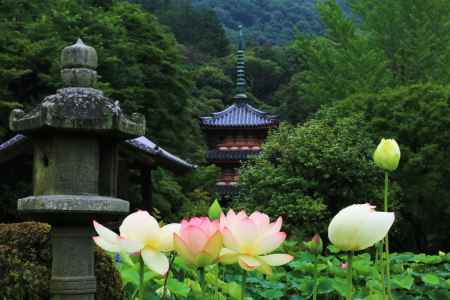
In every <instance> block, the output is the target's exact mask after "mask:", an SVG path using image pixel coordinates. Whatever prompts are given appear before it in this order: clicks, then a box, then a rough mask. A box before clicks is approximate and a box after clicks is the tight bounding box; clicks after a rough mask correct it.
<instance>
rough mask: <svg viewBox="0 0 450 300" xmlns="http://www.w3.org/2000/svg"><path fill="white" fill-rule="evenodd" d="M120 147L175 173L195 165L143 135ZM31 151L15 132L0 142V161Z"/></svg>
mask: <svg viewBox="0 0 450 300" xmlns="http://www.w3.org/2000/svg"><path fill="white" fill-rule="evenodd" d="M120 147H121V148H122V149H129V150H131V152H130V151H128V152H127V156H128V157H130V158H133V157H138V153H140V154H143V156H144V158H148V159H146V160H141V162H142V163H143V164H145V163H144V162H147V161H151V162H152V163H153V164H155V165H156V166H162V167H165V168H166V169H169V170H172V171H174V172H175V173H186V172H189V171H191V170H192V169H195V168H196V167H197V166H195V165H192V164H190V163H188V162H186V161H185V160H183V159H181V158H179V157H177V156H175V155H173V154H172V153H170V152H168V151H166V150H165V149H163V148H161V147H160V146H158V145H157V144H155V143H154V142H152V141H151V140H150V139H148V138H146V137H145V136H141V137H138V138H135V139H130V140H126V141H123V142H122V143H121V144H120ZM32 151H33V150H32V144H31V141H30V139H29V138H28V137H27V136H25V135H22V134H17V135H15V136H14V137H12V138H11V139H9V140H7V141H6V142H4V143H2V144H0V163H3V162H6V161H8V160H11V159H13V158H14V157H16V156H18V155H20V154H22V153H32Z"/></svg>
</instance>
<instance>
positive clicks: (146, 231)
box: [93, 210, 180, 276]
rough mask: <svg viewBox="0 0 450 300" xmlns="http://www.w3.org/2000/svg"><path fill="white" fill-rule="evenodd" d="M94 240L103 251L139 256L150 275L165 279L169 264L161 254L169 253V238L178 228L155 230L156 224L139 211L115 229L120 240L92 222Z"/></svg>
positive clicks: (158, 228) (157, 226) (172, 225)
mask: <svg viewBox="0 0 450 300" xmlns="http://www.w3.org/2000/svg"><path fill="white" fill-rule="evenodd" d="M94 227H95V230H96V231H97V233H98V234H99V236H98V237H94V238H93V239H94V241H95V243H96V244H97V245H98V246H99V247H101V248H103V249H104V250H106V251H112V252H121V251H123V250H124V251H125V252H127V253H134V252H139V251H140V254H141V256H142V259H143V260H144V263H145V264H146V265H147V267H148V268H149V269H151V270H152V271H154V272H156V273H158V274H161V275H163V276H164V275H165V274H166V273H167V271H168V270H169V260H168V259H167V257H166V256H165V255H164V254H163V253H162V252H168V251H172V250H173V235H174V233H175V232H178V231H179V229H180V224H168V225H165V226H163V227H161V228H160V227H159V224H158V222H157V221H156V219H155V218H153V217H152V216H151V215H150V214H149V213H148V212H146V211H143V210H139V211H137V212H135V213H132V214H130V215H128V216H127V217H126V218H125V219H124V220H123V222H122V225H120V227H119V231H120V236H118V235H117V234H116V233H114V232H113V231H111V230H109V229H107V228H106V227H104V226H102V225H100V224H98V223H97V222H95V221H94Z"/></svg>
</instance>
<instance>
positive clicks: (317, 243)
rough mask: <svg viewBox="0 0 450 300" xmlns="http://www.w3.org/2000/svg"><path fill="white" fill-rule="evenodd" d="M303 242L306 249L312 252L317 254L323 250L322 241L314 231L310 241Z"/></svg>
mask: <svg viewBox="0 0 450 300" xmlns="http://www.w3.org/2000/svg"><path fill="white" fill-rule="evenodd" d="M304 244H305V246H306V249H307V250H308V251H309V252H311V253H312V254H315V255H318V254H321V253H322V251H323V242H322V239H321V238H320V235H319V234H318V233H316V234H315V235H314V236H313V238H312V239H311V240H310V241H308V242H305V243H304Z"/></svg>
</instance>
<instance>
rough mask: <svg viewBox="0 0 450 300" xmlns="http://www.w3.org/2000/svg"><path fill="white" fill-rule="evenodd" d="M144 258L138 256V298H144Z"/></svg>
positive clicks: (140, 299)
mask: <svg viewBox="0 0 450 300" xmlns="http://www.w3.org/2000/svg"><path fill="white" fill-rule="evenodd" d="M144 292H145V288H144V260H143V259H142V256H139V300H144Z"/></svg>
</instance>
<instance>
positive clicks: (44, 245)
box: [0, 222, 123, 300]
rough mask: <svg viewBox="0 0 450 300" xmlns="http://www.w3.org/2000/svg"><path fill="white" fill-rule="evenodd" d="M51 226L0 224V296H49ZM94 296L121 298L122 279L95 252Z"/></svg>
mask: <svg viewBox="0 0 450 300" xmlns="http://www.w3.org/2000/svg"><path fill="white" fill-rule="evenodd" d="M50 275H51V244H50V225H48V224H44V223H36V222H24V223H15V224H0V286H1V287H2V289H1V290H0V299H11V300H15V299H18V300H19V299H30V300H47V299H50V296H49V288H50ZM95 276H96V277H97V295H96V299H99V300H100V299H101V300H122V299H123V293H122V282H121V280H120V277H119V274H118V272H117V270H116V269H115V268H114V264H113V262H112V260H111V258H110V257H109V256H108V255H106V254H105V253H104V252H103V251H101V250H97V251H96V253H95Z"/></svg>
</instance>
